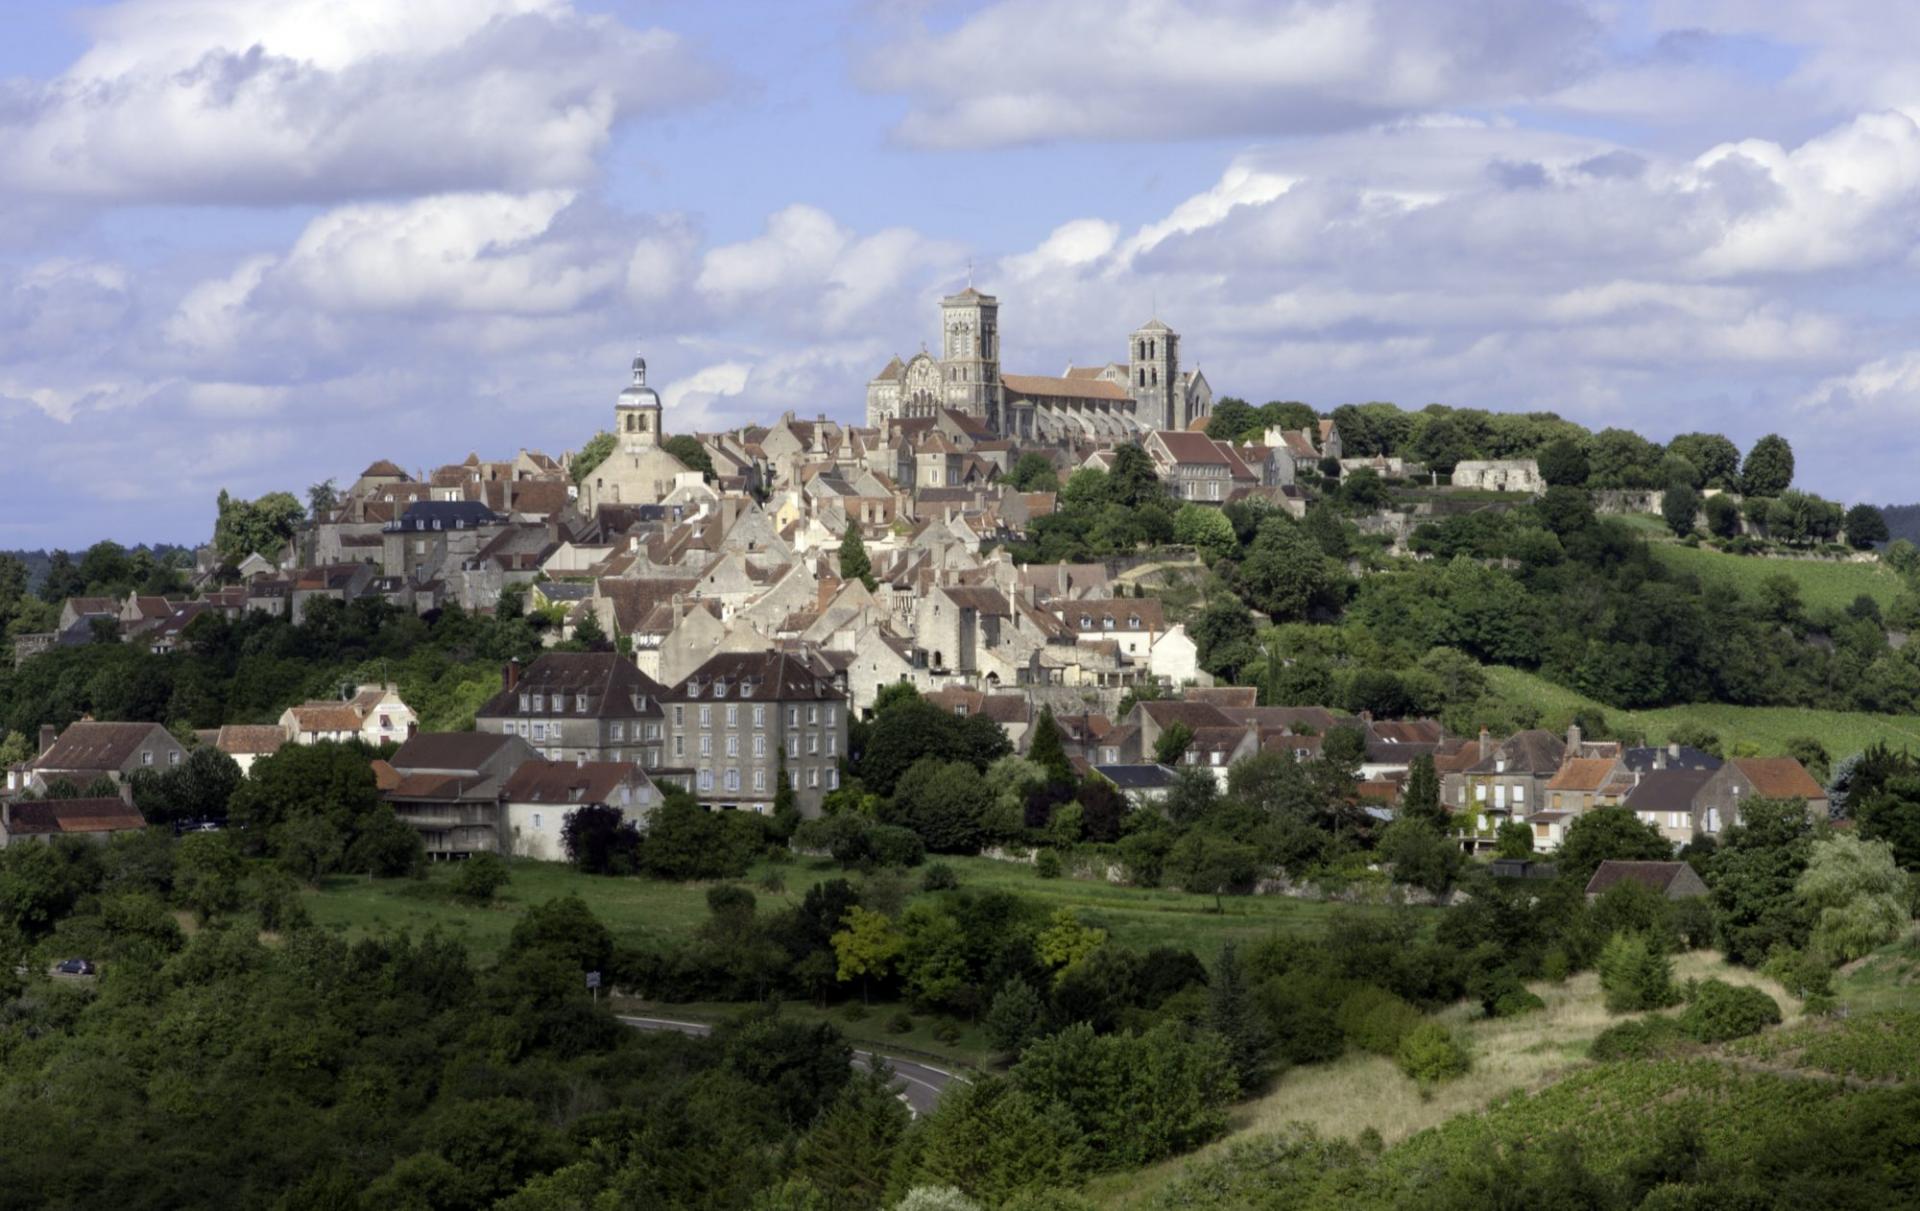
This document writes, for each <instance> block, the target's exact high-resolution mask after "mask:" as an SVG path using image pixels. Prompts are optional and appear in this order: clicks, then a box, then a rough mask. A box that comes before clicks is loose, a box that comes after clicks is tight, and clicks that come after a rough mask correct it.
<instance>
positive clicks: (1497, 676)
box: [1487, 556, 1920, 760]
mask: <svg viewBox="0 0 1920 1211" xmlns="http://www.w3.org/2000/svg"><path fill="white" fill-rule="evenodd" d="M1723 558H1729V559H1730V558H1733V557H1732V556H1724V557H1723ZM1487 681H1488V683H1489V685H1490V686H1491V687H1492V692H1493V694H1494V696H1495V697H1497V698H1499V699H1500V700H1501V701H1503V702H1510V703H1512V702H1529V703H1532V704H1533V705H1534V706H1536V707H1538V708H1539V709H1540V713H1541V719H1542V726H1544V727H1548V728H1553V729H1555V730H1558V729H1560V728H1563V727H1565V726H1566V723H1567V721H1568V720H1569V719H1571V718H1572V717H1573V714H1574V712H1575V711H1580V710H1590V711H1600V712H1602V713H1603V714H1605V715H1606V717H1607V722H1608V724H1609V725H1611V726H1612V727H1614V728H1616V729H1621V730H1638V731H1641V732H1644V733H1645V734H1646V737H1647V740H1648V742H1649V743H1652V744H1664V743H1665V742H1666V739H1667V733H1668V732H1669V731H1670V730H1672V729H1673V728H1674V727H1676V726H1678V725H1680V724H1683V723H1691V724H1699V725H1701V726H1703V727H1709V728H1712V729H1713V730H1714V731H1716V732H1718V733H1720V739H1721V742H1722V743H1723V744H1725V745H1726V746H1727V747H1728V748H1729V749H1730V748H1732V747H1733V746H1734V745H1736V744H1738V743H1740V742H1741V741H1747V742H1749V743H1752V744H1754V745H1756V746H1758V747H1759V749H1760V751H1761V753H1762V754H1764V755H1773V754H1778V753H1781V752H1784V751H1785V748H1786V743H1787V741H1788V740H1790V739H1792V738H1793V737H1795V736H1813V737H1815V738H1817V739H1818V740H1819V741H1820V742H1821V743H1822V744H1824V745H1826V747H1827V752H1829V753H1831V754H1832V755H1833V756H1834V758H1835V759H1836V760H1837V759H1839V758H1841V757H1844V756H1846V755H1848V754H1849V753H1857V752H1859V751H1860V750H1862V749H1864V748H1866V747H1867V745H1869V744H1871V743H1873V742H1874V741H1876V740H1879V741H1884V742H1885V743H1887V744H1889V745H1892V746H1894V747H1896V748H1897V747H1910V748H1920V717H1914V716H1909V715H1869V714H1865V713H1863V712H1859V711H1815V710H1804V709H1801V708H1799V707H1783V706H1722V705H1718V704H1711V703H1709V704H1695V705H1689V706H1669V707H1661V708H1659V709H1657V710H1646V711H1627V710H1620V709H1618V708H1616V707H1610V706H1603V705H1601V704H1600V703H1598V702H1595V701H1594V700H1593V699H1591V698H1588V697H1585V696H1584V695H1581V694H1578V693H1575V692H1574V691H1572V690H1569V689H1567V688H1565V687H1564V686H1558V685H1555V684H1553V683H1552V682H1550V681H1547V680H1546V679H1545V678H1542V677H1539V676H1537V675H1535V674H1533V673H1528V672H1523V671H1521V670H1519V669H1509V668H1489V669H1487Z"/></svg>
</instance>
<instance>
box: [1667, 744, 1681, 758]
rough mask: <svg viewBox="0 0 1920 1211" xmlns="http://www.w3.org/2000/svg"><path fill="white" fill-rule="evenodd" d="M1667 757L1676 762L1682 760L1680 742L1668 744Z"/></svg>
mask: <svg viewBox="0 0 1920 1211" xmlns="http://www.w3.org/2000/svg"><path fill="white" fill-rule="evenodd" d="M1667 755H1668V756H1669V757H1672V758H1673V759H1674V760H1675V761H1678V760H1680V742H1679V741H1678V740H1673V741H1669V742H1668V744H1667Z"/></svg>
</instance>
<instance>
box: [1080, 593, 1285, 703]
mask: <svg viewBox="0 0 1920 1211" xmlns="http://www.w3.org/2000/svg"><path fill="white" fill-rule="evenodd" d="M1059 609H1060V614H1061V617H1062V618H1064V619H1065V620H1066V623H1067V625H1068V626H1070V627H1072V628H1073V629H1074V630H1076V631H1085V632H1094V631H1105V630H1115V631H1139V630H1146V631H1160V630H1165V629H1166V618H1165V616H1164V615H1162V613H1161V611H1160V601H1159V599H1158V598H1154V597H1123V598H1119V599H1116V600H1112V601H1070V602H1066V603H1064V604H1062V605H1061V606H1060V607H1059ZM1109 618H1111V619H1112V620H1113V626H1112V627H1111V628H1109V627H1108V626H1107V625H1106V621H1107V619H1109ZM1135 618H1138V619H1139V620H1140V623H1139V625H1138V626H1135V625H1133V623H1132V622H1131V621H1130V620H1131V619H1135ZM1082 619H1085V620H1086V621H1082ZM1247 705H1249V706H1251V705H1253V704H1252V703H1248V704H1247Z"/></svg>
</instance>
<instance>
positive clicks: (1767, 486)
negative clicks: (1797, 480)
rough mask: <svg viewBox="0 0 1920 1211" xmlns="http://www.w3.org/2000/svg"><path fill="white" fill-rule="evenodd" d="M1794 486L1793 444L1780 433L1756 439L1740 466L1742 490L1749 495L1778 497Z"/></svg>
mask: <svg viewBox="0 0 1920 1211" xmlns="http://www.w3.org/2000/svg"><path fill="white" fill-rule="evenodd" d="M1792 486H1793V447H1792V446H1790V445H1788V444H1787V439H1786V438H1784V437H1781V436H1780V435H1779V434H1777V433H1769V434H1767V435H1766V436H1765V437H1763V438H1761V439H1760V440H1759V441H1757V442H1755V443H1753V449H1751V450H1749V451H1747V461H1746V462H1745V463H1744V464H1742V465H1741V468H1740V490H1741V491H1742V492H1744V493H1745V494H1746V495H1748V496H1762V497H1768V498H1772V497H1776V496H1778V495H1780V494H1781V493H1782V492H1785V491H1786V490H1787V489H1788V488H1790V487H1792Z"/></svg>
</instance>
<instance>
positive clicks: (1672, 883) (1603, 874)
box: [1587, 858, 1707, 897]
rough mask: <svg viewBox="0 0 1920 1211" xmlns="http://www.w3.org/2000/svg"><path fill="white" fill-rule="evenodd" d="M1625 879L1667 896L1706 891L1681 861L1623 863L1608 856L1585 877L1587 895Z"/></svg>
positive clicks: (1696, 876) (1699, 880)
mask: <svg viewBox="0 0 1920 1211" xmlns="http://www.w3.org/2000/svg"><path fill="white" fill-rule="evenodd" d="M1627 880H1632V881H1633V882H1635V883H1639V884H1643V885H1644V886H1646V887H1647V888H1648V889H1649V890H1651V891H1657V892H1659V893H1661V894H1662V895H1666V896H1669V897H1671V896H1672V895H1673V894H1674V893H1675V892H1680V893H1681V894H1684V895H1705V894H1706V893H1707V886H1706V884H1705V883H1703V882H1701V879H1700V876H1699V875H1697V874H1695V873H1694V871H1693V868H1692V867H1691V866H1688V865H1687V864H1686V863H1685V862H1623V861H1620V860H1619V859H1616V858H1609V859H1607V860H1606V861H1604V862H1602V863H1601V864H1600V867H1599V869H1598V870H1596V871H1594V872H1593V878H1591V879H1589V880H1587V894H1588V895H1590V896H1597V895H1599V894H1600V893H1601V892H1603V891H1605V890H1607V889H1608V888H1609V887H1612V886H1613V885H1614V884H1616V883H1622V882H1625V881H1627Z"/></svg>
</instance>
